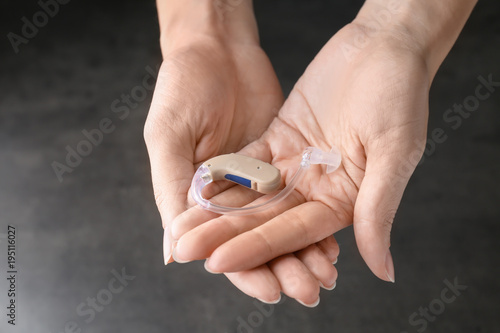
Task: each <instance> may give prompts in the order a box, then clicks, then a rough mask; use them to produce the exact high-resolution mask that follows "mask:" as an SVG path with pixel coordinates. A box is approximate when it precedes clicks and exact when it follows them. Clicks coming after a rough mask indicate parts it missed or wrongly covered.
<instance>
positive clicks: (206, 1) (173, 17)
mask: <svg viewBox="0 0 500 333" xmlns="http://www.w3.org/2000/svg"><path fill="white" fill-rule="evenodd" d="M157 7H158V17H159V23H160V45H161V49H162V53H163V55H164V56H165V55H166V54H168V53H170V52H172V51H175V50H177V49H180V48H184V47H186V46H189V45H191V44H193V43H195V42H197V41H199V40H200V39H202V40H203V39H211V40H216V41H218V42H221V43H240V44H256V45H258V44H259V38H258V30H257V23H256V21H255V17H254V14H253V7H252V2H251V0H240V1H236V2H235V1H225V0H157Z"/></svg>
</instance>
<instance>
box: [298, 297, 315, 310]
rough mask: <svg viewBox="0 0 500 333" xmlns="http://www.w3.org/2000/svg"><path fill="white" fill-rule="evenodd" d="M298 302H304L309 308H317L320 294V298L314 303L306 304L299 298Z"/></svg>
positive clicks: (304, 304)
mask: <svg viewBox="0 0 500 333" xmlns="http://www.w3.org/2000/svg"><path fill="white" fill-rule="evenodd" d="M297 302H299V303H300V304H302V305H303V306H306V307H308V308H315V307H317V306H318V304H319V296H318V299H317V300H316V302H314V303H312V304H306V303H304V302H302V301H301V300H297Z"/></svg>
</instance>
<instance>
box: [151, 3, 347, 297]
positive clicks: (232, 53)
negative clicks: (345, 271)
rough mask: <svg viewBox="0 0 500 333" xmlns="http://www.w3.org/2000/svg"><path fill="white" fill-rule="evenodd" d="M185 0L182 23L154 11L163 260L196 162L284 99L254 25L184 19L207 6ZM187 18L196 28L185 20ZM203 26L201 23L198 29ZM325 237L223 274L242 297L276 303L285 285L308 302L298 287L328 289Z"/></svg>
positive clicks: (331, 246)
mask: <svg viewBox="0 0 500 333" xmlns="http://www.w3.org/2000/svg"><path fill="white" fill-rule="evenodd" d="M172 3H173V2H172ZM190 3H191V2H189V1H186V2H183V3H181V2H177V3H176V6H178V7H176V8H174V9H175V10H182V11H184V12H185V14H183V15H184V16H182V17H183V18H184V19H183V20H181V22H182V26H181V27H179V26H177V25H175V22H177V21H176V18H175V17H174V18H168V20H166V21H165V22H164V24H162V21H161V18H162V17H165V16H162V15H167V14H164V13H165V12H163V14H162V13H160V21H161V22H160V23H161V25H164V26H166V27H167V28H168V29H166V32H165V34H166V37H165V38H162V52H163V55H164V61H163V64H162V66H161V68H160V72H159V75H158V81H157V84H156V88H155V93H154V97H153V101H152V104H151V109H150V112H149V115H148V119H147V121H146V125H145V129H144V136H145V141H146V145H147V148H148V153H149V156H150V162H151V171H152V180H153V188H154V193H155V198H156V203H157V206H158V209H159V211H160V215H161V219H162V223H163V227H164V228H165V235H166V237H165V238H164V248H165V253H164V256H165V260H166V262H168V261H172V259H171V249H172V247H173V244H172V241H171V238H170V237H169V235H170V225H171V221H172V220H173V219H174V218H175V217H177V216H178V215H179V214H181V213H182V212H184V211H185V210H186V209H187V207H188V202H187V199H188V194H187V193H188V190H189V187H190V184H191V179H192V177H193V174H194V171H195V168H197V167H198V165H199V164H200V163H201V162H203V161H205V160H207V159H209V158H211V157H214V156H216V155H219V154H223V153H228V152H234V151H237V150H239V149H241V148H242V147H243V146H245V145H246V144H248V143H249V142H251V141H254V140H255V139H257V138H258V137H260V135H261V134H262V133H263V132H264V131H265V130H266V129H267V128H268V126H269V124H270V123H271V121H272V120H273V119H274V118H275V116H276V114H277V111H278V110H279V109H280V107H281V106H282V104H283V95H282V91H281V88H280V85H279V82H278V80H277V78H276V75H275V73H274V70H273V68H272V66H271V64H270V62H269V59H268V58H267V56H266V55H265V53H264V52H263V50H262V49H261V48H260V46H259V44H258V37H257V30H256V26H255V24H254V23H253V25H252V24H249V27H248V30H245V31H244V32H242V30H238V29H239V28H238V27H232V28H231V29H227V30H228V32H227V33H225V32H224V31H223V28H224V24H230V23H231V19H232V18H231V17H226V18H225V21H224V22H225V23H224V24H221V23H220V22H219V21H218V20H219V17H218V14H217V13H214V14H213V17H212V18H209V19H208V20H207V21H208V23H207V22H205V21H204V18H198V19H191V20H190V19H189V18H186V15H192V14H193V13H205V14H206V15H205V16H203V15H202V16H203V17H205V19H206V16H210V15H209V14H207V13H209V12H210V11H211V10H212V9H213V8H199V6H204V3H202V2H198V1H196V2H195V3H194V4H193V6H195V7H193V8H191V9H189V10H188V9H186V8H184V7H182V6H184V5H185V6H189V5H190ZM206 3H209V2H206ZM158 5H159V10H162V8H163V10H165V9H169V10H170V11H166V12H167V13H171V12H172V11H173V9H172V8H164V7H162V6H164V5H165V4H164V3H159V4H158ZM245 6H246V4H242V6H241V8H238V9H236V10H235V11H234V12H232V13H229V14H231V15H240V14H241V15H242V16H243V17H244V18H246V19H247V20H250V19H249V18H248V15H247V13H238V10H241V9H245V8H244V7H245ZM181 7H182V8H181ZM194 8H196V9H194ZM202 9H203V10H205V12H203V10H202ZM229 14H228V15H229ZM252 19H253V14H252ZM243 21H244V20H243ZM185 22H188V23H185ZM240 22H242V20H240V21H238V23H240ZM191 23H192V24H193V26H195V28H192V26H185V25H187V24H191ZM250 23H252V21H251V20H250ZM204 24H206V26H207V27H205V28H203V29H201V28H200V26H204ZM240 28H241V27H240ZM200 29H201V30H202V31H200ZM221 29H222V30H221ZM203 213H204V214H202V216H208V217H213V216H212V215H210V213H209V212H203ZM324 238H325V239H324V240H323V241H321V242H319V243H318V244H317V245H316V244H315V245H312V246H310V247H309V248H307V249H305V250H303V251H300V252H298V253H297V256H296V257H294V256H291V255H287V256H284V257H283V258H278V259H276V260H274V261H273V262H272V263H270V265H269V266H268V265H262V266H260V267H257V268H255V269H251V270H247V271H245V272H238V273H232V274H228V278H229V279H230V280H231V281H232V282H233V283H234V284H235V285H236V286H237V287H238V288H240V289H241V290H243V291H244V292H245V293H247V294H248V295H250V296H252V297H256V298H259V299H261V300H263V301H266V302H275V301H277V300H278V299H279V295H280V291H281V290H282V289H284V290H286V291H287V293H288V294H289V295H291V296H292V297H294V298H297V299H298V300H299V301H302V302H303V303H305V304H312V303H314V302H315V300H316V299H312V300H311V299H309V298H307V297H303V294H304V292H303V291H304V290H308V289H307V288H305V289H304V288H303V287H300V286H301V285H302V286H303V285H305V286H310V288H312V289H314V290H316V289H318V288H319V285H320V284H322V285H324V286H325V287H326V288H331V287H332V286H333V285H334V284H335V279H336V271H335V268H334V267H333V265H332V261H334V260H335V259H336V257H337V255H338V246H337V244H336V242H335V240H334V238H333V236H331V237H324Z"/></svg>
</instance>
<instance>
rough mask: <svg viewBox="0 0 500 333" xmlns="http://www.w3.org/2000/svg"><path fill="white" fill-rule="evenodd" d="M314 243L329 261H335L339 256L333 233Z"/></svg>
mask: <svg viewBox="0 0 500 333" xmlns="http://www.w3.org/2000/svg"><path fill="white" fill-rule="evenodd" d="M316 245H317V246H318V247H319V248H320V249H321V250H322V251H323V253H324V254H325V255H326V256H327V258H328V259H329V260H330V262H331V263H333V264H335V263H337V258H338V257H339V253H340V247H339V244H338V243H337V241H336V240H335V237H334V236H333V235H331V236H328V237H326V238H325V239H323V240H321V241H319V242H318V243H316Z"/></svg>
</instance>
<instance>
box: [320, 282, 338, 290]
mask: <svg viewBox="0 0 500 333" xmlns="http://www.w3.org/2000/svg"><path fill="white" fill-rule="evenodd" d="M319 286H320V287H321V288H323V289H326V290H333V289H335V287H336V286H337V281H335V282H334V283H333V286H331V287H326V286H324V285H323V283H321V282H320V283H319Z"/></svg>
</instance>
